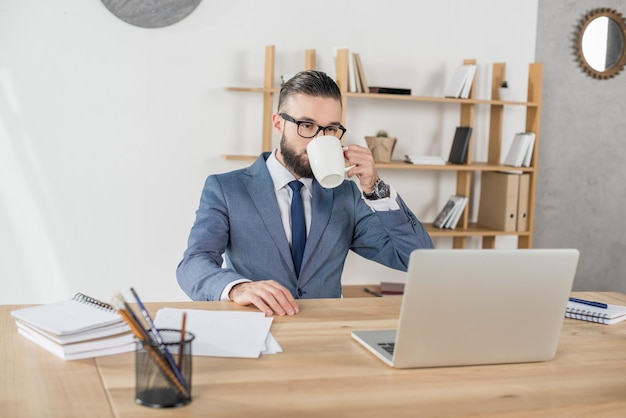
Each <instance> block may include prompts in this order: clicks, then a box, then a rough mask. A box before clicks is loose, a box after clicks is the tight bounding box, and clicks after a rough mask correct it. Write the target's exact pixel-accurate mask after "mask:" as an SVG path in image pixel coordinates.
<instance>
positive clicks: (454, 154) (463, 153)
mask: <svg viewBox="0 0 626 418" xmlns="http://www.w3.org/2000/svg"><path fill="white" fill-rule="evenodd" d="M471 136H472V128H471V127H469V126H457V128H456V131H455V132H454V139H453V140H452V147H450V156H449V157H448V162H449V163H453V164H467V149H468V148H469V142H470V138H471Z"/></svg>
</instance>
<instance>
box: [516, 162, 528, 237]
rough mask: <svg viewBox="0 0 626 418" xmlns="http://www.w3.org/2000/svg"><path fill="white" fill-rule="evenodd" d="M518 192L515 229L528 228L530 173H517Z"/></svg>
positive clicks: (522, 229)
mask: <svg viewBox="0 0 626 418" xmlns="http://www.w3.org/2000/svg"><path fill="white" fill-rule="evenodd" d="M518 176H519V194H518V199H517V230H518V231H527V230H528V195H529V193H530V174H528V173H525V174H518Z"/></svg>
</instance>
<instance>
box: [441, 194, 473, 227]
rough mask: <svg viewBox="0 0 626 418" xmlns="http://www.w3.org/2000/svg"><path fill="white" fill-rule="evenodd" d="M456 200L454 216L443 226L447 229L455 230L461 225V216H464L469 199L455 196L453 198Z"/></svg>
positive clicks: (453, 210)
mask: <svg viewBox="0 0 626 418" xmlns="http://www.w3.org/2000/svg"><path fill="white" fill-rule="evenodd" d="M451 199H453V200H454V208H453V209H452V214H451V215H450V217H449V218H448V220H447V222H446V223H445V224H444V225H443V228H445V229H455V228H456V226H457V224H458V223H459V219H461V215H462V214H463V210H464V209H465V206H466V205H467V197H465V196H460V195H455V196H453V197H451Z"/></svg>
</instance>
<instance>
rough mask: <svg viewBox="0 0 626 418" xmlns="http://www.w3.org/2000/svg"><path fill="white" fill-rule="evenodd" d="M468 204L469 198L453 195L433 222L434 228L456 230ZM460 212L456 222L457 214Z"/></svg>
mask: <svg viewBox="0 0 626 418" xmlns="http://www.w3.org/2000/svg"><path fill="white" fill-rule="evenodd" d="M466 203H467V198H465V196H461V195H452V196H450V198H449V199H448V201H447V202H446V204H445V205H444V206H443V208H441V211H439V213H438V214H437V216H436V217H435V220H434V221H433V226H434V227H435V228H439V229H444V228H448V229H454V228H455V227H456V224H457V223H458V220H459V218H460V216H461V213H463V209H464V208H465V204H466ZM457 211H459V212H458V217H456V221H455V220H454V218H455V215H456V213H457Z"/></svg>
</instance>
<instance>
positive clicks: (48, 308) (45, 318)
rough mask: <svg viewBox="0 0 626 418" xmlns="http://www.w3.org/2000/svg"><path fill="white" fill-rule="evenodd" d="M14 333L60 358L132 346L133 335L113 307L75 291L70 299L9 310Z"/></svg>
mask: <svg viewBox="0 0 626 418" xmlns="http://www.w3.org/2000/svg"><path fill="white" fill-rule="evenodd" d="M11 315H12V316H13V317H14V318H15V323H16V325H17V332H18V333H19V334H21V335H23V336H24V337H26V338H28V339H29V340H31V341H32V342H34V343H36V344H39V345H40V346H41V347H43V348H45V349H46V350H48V351H49V352H51V353H53V354H54V355H56V356H58V357H60V358H62V359H64V360H78V359H83V358H90V357H99V356H104V355H109V354H118V353H124V352H127V351H133V350H134V349H135V342H134V338H133V335H132V334H131V333H130V330H129V328H128V326H127V325H126V324H125V323H124V321H123V320H122V318H121V317H120V315H119V314H118V313H117V311H116V310H115V309H113V307H112V306H111V305H109V304H107V303H104V302H101V301H99V300H96V299H93V298H91V297H88V296H85V295H83V294H82V293H77V294H76V295H75V296H74V297H73V298H72V299H69V300H64V301H60V302H54V303H50V304H45V305H38V306H31V307H28V308H22V309H18V310H15V311H12V312H11Z"/></svg>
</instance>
